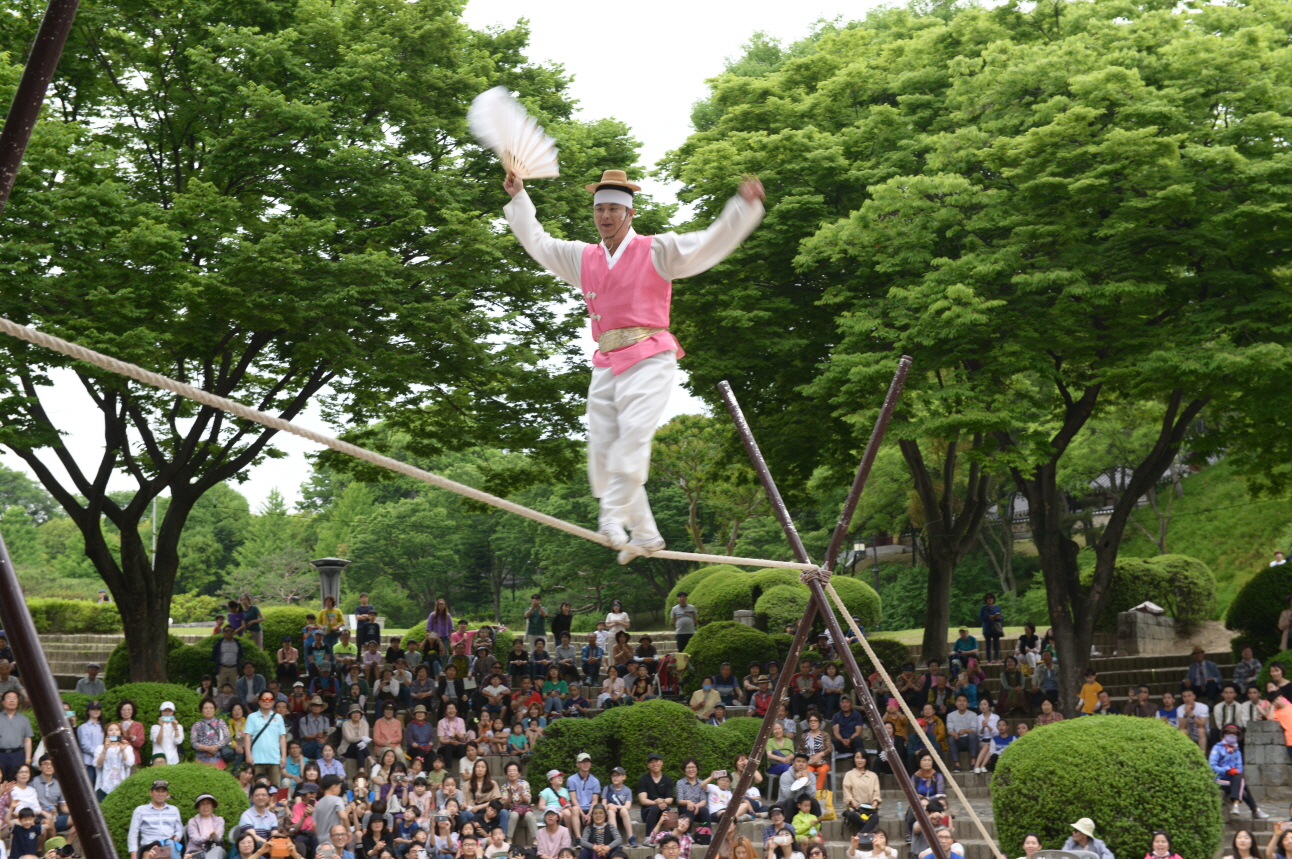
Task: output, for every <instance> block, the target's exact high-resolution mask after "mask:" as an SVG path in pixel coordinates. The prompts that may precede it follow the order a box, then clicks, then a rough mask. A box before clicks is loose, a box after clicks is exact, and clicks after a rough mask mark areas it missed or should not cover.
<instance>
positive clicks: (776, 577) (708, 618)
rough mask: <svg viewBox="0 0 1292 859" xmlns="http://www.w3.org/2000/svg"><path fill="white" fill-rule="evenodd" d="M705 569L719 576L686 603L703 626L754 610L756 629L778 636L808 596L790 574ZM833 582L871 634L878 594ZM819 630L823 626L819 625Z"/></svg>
mask: <svg viewBox="0 0 1292 859" xmlns="http://www.w3.org/2000/svg"><path fill="white" fill-rule="evenodd" d="M707 569H710V570H717V571H718V573H719V574H718V575H714V574H712V573H711V574H709V575H708V576H706V577H705V578H704V579H703V580H701V581H700V583H699V584H698V585H696V586H695V589H694V590H693V591H691V597H690V600H691V602H692V603H694V604H695V607H696V610H697V614H698V620H699V622H700V623H701V624H707V623H713V622H716V621H723V620H731V619H732V617H733V616H734V612H736V611H742V610H746V611H747V610H752V611H754V613H755V614H754V622H755V624H757V626H758V627H759V628H760V629H764V630H766V631H768V632H773V631H774V632H780V631H781V630H784V629H785V625H786V624H787V623H793V622H795V621H797V620H798V619H799V618H801V617H802V616H803V609H804V608H806V606H807V599H808V593H809V591H808V588H807V585H804V584H801V583H800V582H799V577H798V575H797V574H795V573H794V572H793V571H791V570H780V569H768V570H753V571H747V570H739V569H735V568H727V567H722V568H707ZM692 575H694V574H692ZM832 582H833V584H834V586H835V590H836V591H838V593H839V597H840V598H841V599H842V600H843V602H844V605H846V606H847V607H848V611H849V613H850V614H853V615H856V616H857V617H858V618H860V619H861V624H862V626H868V627H872V628H873V627H876V626H878V625H879V621H880V618H881V612H880V599H879V594H877V593H876V592H875V590H874V589H873V588H871V587H870V585H868V584H866V583H865V582H863V581H861V580H860V579H850V578H847V577H846V576H836V577H834V578H833V579H832ZM773 592H774V595H773V596H770V597H769V596H768V594H772V593H773ZM818 625H819V626H820V625H821V622H820V621H818ZM822 628H823V627H822Z"/></svg>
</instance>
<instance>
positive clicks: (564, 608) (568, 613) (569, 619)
mask: <svg viewBox="0 0 1292 859" xmlns="http://www.w3.org/2000/svg"><path fill="white" fill-rule="evenodd" d="M573 622H574V608H573V607H572V606H571V605H570V604H569V603H568V602H563V603H561V607H560V608H559V609H557V611H556V616H555V617H553V618H552V641H554V642H559V641H560V640H561V633H562V632H565V633H568V632H569V631H570V624H571V623H573Z"/></svg>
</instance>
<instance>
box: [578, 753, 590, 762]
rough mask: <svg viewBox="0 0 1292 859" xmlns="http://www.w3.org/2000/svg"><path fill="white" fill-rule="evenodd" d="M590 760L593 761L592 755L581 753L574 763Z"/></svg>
mask: <svg viewBox="0 0 1292 859" xmlns="http://www.w3.org/2000/svg"><path fill="white" fill-rule="evenodd" d="M590 760H592V755H590V754H588V753H587V752H579V756H578V757H577V758H575V759H574V762H575V763H578V762H580V761H590Z"/></svg>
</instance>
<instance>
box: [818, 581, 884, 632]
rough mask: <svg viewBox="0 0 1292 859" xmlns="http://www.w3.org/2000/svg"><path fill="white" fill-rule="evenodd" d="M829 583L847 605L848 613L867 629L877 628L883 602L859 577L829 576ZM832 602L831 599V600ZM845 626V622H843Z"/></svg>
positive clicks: (882, 614) (881, 618)
mask: <svg viewBox="0 0 1292 859" xmlns="http://www.w3.org/2000/svg"><path fill="white" fill-rule="evenodd" d="M830 584H832V585H834V589H835V591H836V592H838V594H839V598H840V599H842V600H843V604H844V605H846V606H847V607H848V613H849V614H852V615H855V616H856V617H858V618H859V620H858V623H860V624H861V625H862V626H864V627H866V628H867V629H877V628H878V627H879V622H880V621H881V620H883V616H884V613H883V603H882V602H881V600H880V598H879V594H878V593H876V591H875V589H874V588H872V587H871V586H870V585H868V584H866V583H865V582H863V581H862V580H861V579H851V578H848V577H847V576H831V578H830ZM831 603H832V604H833V600H832V601H831ZM845 626H846V624H845Z"/></svg>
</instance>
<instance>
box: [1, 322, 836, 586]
mask: <svg viewBox="0 0 1292 859" xmlns="http://www.w3.org/2000/svg"><path fill="white" fill-rule="evenodd" d="M0 331H3V332H4V333H5V334H9V335H11V336H13V337H17V338H18V339H19V340H25V341H27V342H28V343H34V344H35V345H37V346H43V347H44V348H46V349H51V350H53V351H55V352H60V353H62V354H64V355H67V356H68V357H70V358H75V359H77V360H78V361H85V362H86V363H89V364H93V365H95V366H96V367H101V368H102V369H104V370H108V371H110V372H113V373H119V374H120V375H123V376H129V377H130V378H132V379H134V380H136V381H138V382H143V383H144V384H145V385H152V386H153V387H154V388H161V389H162V390H165V391H170V392H171V393H175V394H179V395H180V396H181V397H187V398H188V399H190V400H195V401H196V402H199V403H202V404H203V405H207V406H211V407H212V408H216V409H221V410H223V411H226V412H229V413H230V414H234V415H237V416H238V417H240V418H245V419H246V420H249V421H253V422H255V423H258V424H261V425H263V426H267V427H269V428H270V429H275V430H280V431H282V432H287V433H291V434H292V435H298V436H300V437H301V438H305V439H309V440H310V441H312V442H315V443H316V444H321V445H323V446H324V447H330V448H332V450H335V451H337V452H339V453H344V454H346V455H347V456H353V457H354V458H355V459H362V460H364V461H365V462H371V463H372V464H373V465H379V466H381V467H382V468H388V469H390V470H391V471H396V472H399V473H400V474H406V475H408V476H409V477H413V478H416V479H417V480H421V481H423V482H425V483H429V484H431V485H432V486H438V487H440V488H441V489H447V490H449V491H450V492H456V493H457V494H458V495H462V496H465V497H467V498H470V499H472V500H474V501H479V502H480V503H482V504H488V505H489V506H491V507H497V508H498V509H500V510H506V511H507V512H508V513H515V514H516V515H517V516H524V517H525V518H526V519H529V520H531V521H534V522H538V523H539V524H540V525H547V526H548V527H549V528H555V529H556V530H558V531H564V532H565V533H566V534H573V535H574V536H575V537H582V538H583V539H585V540H588V541H590V542H593V543H597V544H599V545H602V546H606V547H607V548H612V547H611V546H610V544H609V541H608V540H607V539H606V538H605V537H603V536H601V535H600V534H598V533H597V532H596V531H589V530H588V529H587V528H581V527H579V526H578V525H573V524H571V523H569V522H564V521H562V520H560V519H557V518H556V517H555V516H548V515H547V514H546V513H539V512H538V511H537V510H531V509H529V508H528V507H525V506H523V505H521V504H516V503H515V502H512V501H508V500H507V499H505V498H499V497H498V496H496V495H490V494H489V493H488V492H482V491H480V490H479V489H475V488H473V487H470V486H466V485H465V484H462V483H458V482H456V481H453V480H449V479H448V478H447V477H441V476H440V475H438V474H432V473H431V472H429V471H423V470H422V469H420V468H416V467H414V466H412V465H408V464H407V463H403V462H400V461H398V460H395V459H391V458H390V457H388V456H382V455H381V454H379V453H373V452H372V451H370V450H366V449H364V448H362V447H359V446H357V445H353V444H350V443H349V442H344V441H341V440H340V439H337V438H333V437H332V436H330V435H324V434H323V433H320V432H315V431H313V430H309V429H306V428H304V427H300V426H297V425H296V424H294V423H292V422H291V421H288V420H284V419H282V418H279V417H275V416H273V415H271V414H268V413H266V412H262V411H258V410H257V409H253V408H249V407H248V406H244V405H242V403H237V402H234V401H233V400H228V399H225V398H224V397H218V396H216V395H215V394H212V393H208V392H207V391H203V390H201V389H200V388H194V387H193V386H191V385H186V384H184V383H183V382H177V381H175V380H174V379H170V378H168V377H166V376H162V375H159V374H157V373H152V372H149V371H148V370H145V369H143V368H142V367H137V366H135V365H134V364H131V363H129V362H126V361H120V360H118V359H116V358H112V357H110V356H108V355H104V354H103V353H101V352H95V351H94V350H92V349H87V348H85V347H84V346H78V345H77V344H75V343H71V342H68V341H67V340H62V339H60V338H58V337H54V336H52V335H50V334H45V333H43V332H40V331H37V330H35V329H34V328H28V327H27V326H25V325H19V324H18V323H16V322H13V321H11V320H9V319H5V318H4V317H2V316H0ZM628 550H629V551H630V552H632V553H633V554H635V555H647V556H649V557H652V558H669V559H672V560H676V561H698V562H700V563H704V564H738V565H740V566H745V567H781V568H785V569H790V570H813V569H816V567H814V566H813V565H811V564H799V563H795V562H792V561H769V560H762V559H758V558H739V557H732V556H730V555H702V554H699V553H697V552H669V551H664V550H661V551H658V552H646V551H643V550H642V549H641V548H640V547H637V546H633V545H632V544H629V546H628Z"/></svg>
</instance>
